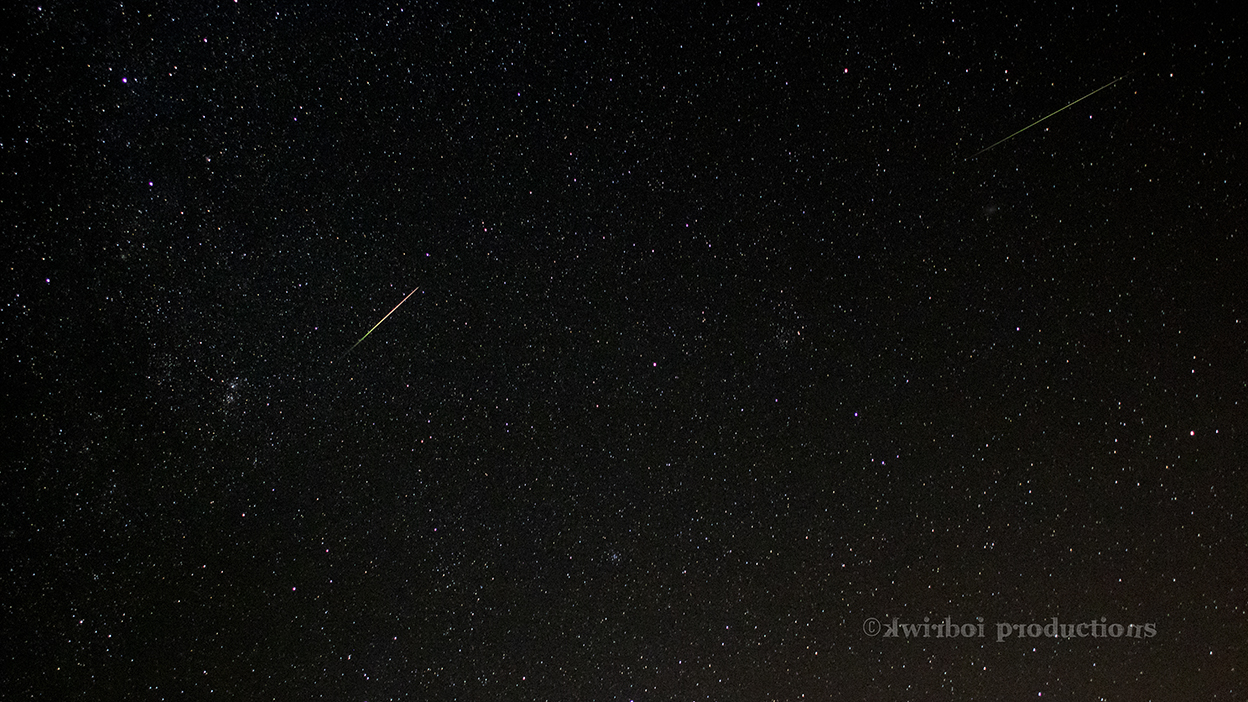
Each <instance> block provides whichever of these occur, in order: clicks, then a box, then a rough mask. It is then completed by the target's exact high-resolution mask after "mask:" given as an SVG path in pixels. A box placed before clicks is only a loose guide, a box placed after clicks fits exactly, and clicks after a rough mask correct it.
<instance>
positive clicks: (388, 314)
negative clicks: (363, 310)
mask: <svg viewBox="0 0 1248 702" xmlns="http://www.w3.org/2000/svg"><path fill="white" fill-rule="evenodd" d="M417 290H420V287H419V286H417V287H415V288H412V291H411V292H410V293H408V294H407V297H411V296H412V295H415V294H416V291H417ZM407 297H405V298H403V299H402V300H400V301H399V304H397V305H395V306H394V310H397V309H399V308H400V307H402V306H403V303H404V302H407ZM394 310H390V311H389V312H387V313H386V316H385V317H382V318H381V322H384V321H386V320H387V319H390V315H392V314H394ZM381 322H378V323H376V324H374V325H373V328H372V329H369V330H368V332H367V333H365V334H364V336H361V337H360V341H364V340H365V339H367V338H368V335H369V334H372V333H373V331H374V330H375V329H377V327H380V326H381ZM360 341H357V342H355V343H354V344H352V345H351V348H349V349H347V351H346V353H344V354H342V355H341V356H339V357H338V360H339V361H341V360H342V359H344V358H346V357H347V354H348V353H351V352H352V351H354V350H355V347H356V346H359V345H360Z"/></svg>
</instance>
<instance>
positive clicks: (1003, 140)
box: [966, 76, 1126, 161]
mask: <svg viewBox="0 0 1248 702" xmlns="http://www.w3.org/2000/svg"><path fill="white" fill-rule="evenodd" d="M1123 78H1126V76H1119V77H1117V78H1115V79H1113V80H1111V81H1109V82H1108V83H1106V84H1105V85H1102V86H1101V87H1099V88H1097V89H1096V90H1093V91H1092V92H1090V93H1088V94H1087V95H1084V96H1083V97H1081V98H1079V99H1078V100H1075V101H1074V102H1072V103H1070V104H1069V105H1067V106H1066V107H1063V108H1062V109H1061V110H1057V111H1056V112H1051V113H1049V114H1047V115H1045V116H1043V117H1041V118H1040V119H1038V120H1036V121H1035V122H1032V123H1031V124H1029V125H1027V126H1026V127H1023V128H1022V129H1020V130H1018V131H1017V132H1014V133H1013V134H1011V135H1009V136H1007V137H1006V138H1004V139H1002V140H1001V141H998V142H995V143H993V144H990V145H988V146H985V147H984V148H982V149H980V150H979V151H976V152H975V153H973V154H971V155H970V156H967V157H966V160H968V161H969V160H971V159H973V158H975V157H976V156H978V155H980V154H982V153H984V152H985V151H987V150H988V149H991V148H992V147H994V146H998V145H1000V144H1002V143H1004V142H1007V141H1009V140H1010V139H1013V138H1014V137H1016V136H1018V135H1019V134H1022V133H1023V132H1025V131H1027V130H1028V129H1031V128H1032V127H1034V126H1036V125H1037V124H1040V123H1041V122H1043V121H1044V120H1046V119H1048V118H1050V117H1052V116H1053V115H1055V114H1057V113H1058V112H1061V111H1063V110H1067V109H1069V108H1071V107H1073V106H1075V105H1076V104H1078V103H1080V102H1083V101H1084V100H1087V99H1088V98H1090V97H1092V96H1093V95H1096V94H1097V93H1099V92H1101V91H1102V90H1104V89H1106V88H1108V87H1109V86H1111V85H1113V84H1114V83H1117V82H1118V81H1120V80H1122V79H1123Z"/></svg>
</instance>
